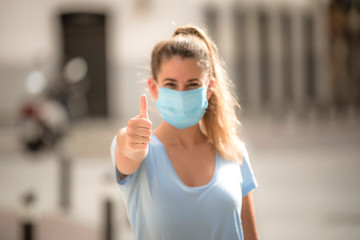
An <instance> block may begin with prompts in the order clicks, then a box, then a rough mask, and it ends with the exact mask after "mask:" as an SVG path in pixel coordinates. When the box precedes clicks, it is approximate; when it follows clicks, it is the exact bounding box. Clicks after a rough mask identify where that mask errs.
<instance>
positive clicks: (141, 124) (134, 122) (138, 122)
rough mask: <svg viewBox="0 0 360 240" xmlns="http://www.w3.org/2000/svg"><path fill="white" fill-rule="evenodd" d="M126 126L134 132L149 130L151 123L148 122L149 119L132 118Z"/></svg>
mask: <svg viewBox="0 0 360 240" xmlns="http://www.w3.org/2000/svg"><path fill="white" fill-rule="evenodd" d="M127 126H128V127H129V128H132V129H134V130H136V129H138V128H146V129H151V127H152V123H151V122H150V120H149V119H144V118H138V117H134V118H132V119H130V120H129V122H128V125H127Z"/></svg>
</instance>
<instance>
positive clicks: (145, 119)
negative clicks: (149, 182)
mask: <svg viewBox="0 0 360 240" xmlns="http://www.w3.org/2000/svg"><path fill="white" fill-rule="evenodd" d="M151 126H152V123H151V121H150V120H149V116H148V105H147V99H146V96H145V95H142V96H141V97H140V104H139V115H137V116H135V117H133V118H131V119H130V120H129V122H128V124H127V127H126V128H122V129H120V131H119V132H118V134H117V148H118V150H119V152H120V153H121V154H122V155H123V156H125V157H126V158H128V159H132V160H138V161H142V160H143V159H144V158H145V157H146V155H147V152H148V144H149V142H150V137H151Z"/></svg>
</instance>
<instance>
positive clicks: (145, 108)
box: [139, 94, 149, 119]
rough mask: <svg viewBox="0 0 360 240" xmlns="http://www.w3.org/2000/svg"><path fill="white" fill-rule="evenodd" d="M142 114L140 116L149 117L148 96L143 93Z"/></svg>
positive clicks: (141, 100) (141, 98)
mask: <svg viewBox="0 0 360 240" xmlns="http://www.w3.org/2000/svg"><path fill="white" fill-rule="evenodd" d="M139 105H140V106H139V107H140V114H139V117H141V118H146V119H149V116H148V110H147V99H146V96H145V95H144V94H143V95H141V97H140V104H139Z"/></svg>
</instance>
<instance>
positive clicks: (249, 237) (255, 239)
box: [241, 192, 260, 240]
mask: <svg viewBox="0 0 360 240" xmlns="http://www.w3.org/2000/svg"><path fill="white" fill-rule="evenodd" d="M241 220H242V225H243V232H244V238H245V240H259V239H260V237H259V234H258V231H257V225H256V216H255V208H254V203H253V198H252V193H251V192H250V193H248V194H247V195H246V196H245V197H243V206H242V211H241Z"/></svg>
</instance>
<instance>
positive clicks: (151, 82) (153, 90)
mask: <svg viewBox="0 0 360 240" xmlns="http://www.w3.org/2000/svg"><path fill="white" fill-rule="evenodd" d="M147 84H148V87H149V91H150V94H151V96H152V98H153V99H155V100H157V98H158V94H159V87H158V86H157V84H156V80H155V79H153V78H148V80H147Z"/></svg>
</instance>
